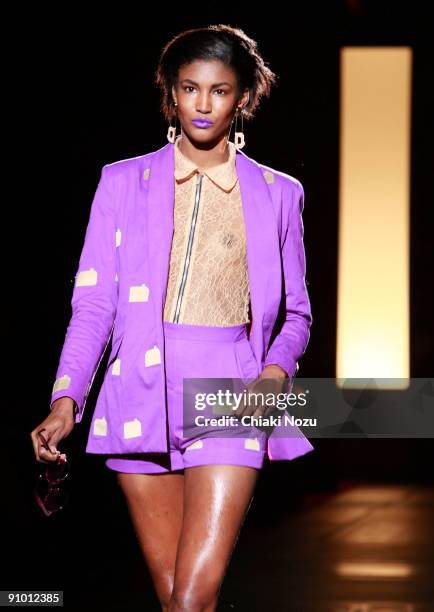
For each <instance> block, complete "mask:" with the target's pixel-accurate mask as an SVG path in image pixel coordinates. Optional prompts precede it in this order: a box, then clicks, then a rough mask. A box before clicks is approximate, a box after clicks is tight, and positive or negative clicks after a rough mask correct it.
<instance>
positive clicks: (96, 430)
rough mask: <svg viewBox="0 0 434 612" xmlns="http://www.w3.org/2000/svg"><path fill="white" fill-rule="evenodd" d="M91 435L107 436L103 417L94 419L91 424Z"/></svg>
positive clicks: (105, 422)
mask: <svg viewBox="0 0 434 612" xmlns="http://www.w3.org/2000/svg"><path fill="white" fill-rule="evenodd" d="M93 435H94V436H106V435H107V421H106V418H105V417H101V418H100V419H95V420H94V422H93Z"/></svg>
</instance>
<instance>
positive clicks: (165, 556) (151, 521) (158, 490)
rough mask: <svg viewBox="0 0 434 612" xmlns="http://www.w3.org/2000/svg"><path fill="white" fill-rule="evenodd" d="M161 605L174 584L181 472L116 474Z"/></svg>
mask: <svg viewBox="0 0 434 612" xmlns="http://www.w3.org/2000/svg"><path fill="white" fill-rule="evenodd" d="M117 479H118V483H119V485H120V487H121V489H122V491H123V493H124V494H125V497H126V500H127V505H128V509H129V512H130V516H131V519H132V522H133V525H134V528H135V531H136V534H137V538H138V540H139V543H140V546H141V549H142V551H143V555H144V557H145V560H146V563H147V565H148V568H149V571H150V573H151V577H152V580H153V583H154V586H155V589H156V592H157V596H158V598H159V600H160V602H161V604H162V606H165V605H167V603H168V601H169V599H170V596H171V593H172V589H173V584H174V574H175V561H176V553H177V549H178V541H179V538H180V533H181V527H182V520H183V489H184V474H183V473H182V472H173V473H169V474H125V473H120V472H119V473H118V474H117Z"/></svg>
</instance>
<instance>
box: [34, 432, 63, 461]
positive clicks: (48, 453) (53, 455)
mask: <svg viewBox="0 0 434 612" xmlns="http://www.w3.org/2000/svg"><path fill="white" fill-rule="evenodd" d="M56 433H57V432H56V431H50V430H49V429H48V428H46V429H45V431H44V434H45V439H46V441H47V444H48V447H49V449H50V450H48V449H46V448H45V446H44V444H43V441H42V440H41V439H39V447H38V450H39V456H40V457H41V458H42V459H44V460H45V461H56V460H57V457H58V455H59V454H60V451H58V450H57V448H56V444H55V439H56ZM53 440H54V443H53Z"/></svg>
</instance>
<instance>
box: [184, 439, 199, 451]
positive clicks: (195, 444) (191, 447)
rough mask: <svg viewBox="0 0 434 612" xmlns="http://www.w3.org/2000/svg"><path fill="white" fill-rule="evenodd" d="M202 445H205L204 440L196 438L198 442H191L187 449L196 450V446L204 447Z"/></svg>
mask: <svg viewBox="0 0 434 612" xmlns="http://www.w3.org/2000/svg"><path fill="white" fill-rule="evenodd" d="M202 447H203V442H202V440H196V442H193V444H190V446H187V448H186V449H185V450H194V449H195V448H202Z"/></svg>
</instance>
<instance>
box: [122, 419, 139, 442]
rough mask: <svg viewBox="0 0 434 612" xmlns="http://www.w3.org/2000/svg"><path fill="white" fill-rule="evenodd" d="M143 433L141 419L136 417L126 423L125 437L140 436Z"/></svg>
mask: <svg viewBox="0 0 434 612" xmlns="http://www.w3.org/2000/svg"><path fill="white" fill-rule="evenodd" d="M141 435H142V424H141V422H140V421H139V419H136V418H134V419H133V420H132V421H126V422H125V423H124V438H125V439H126V440H127V439H128V438H138V437H139V436H141Z"/></svg>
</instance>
